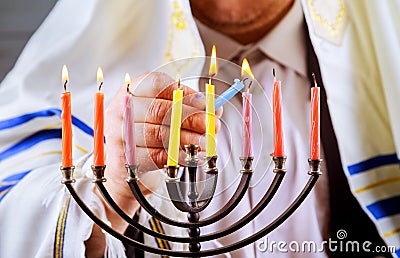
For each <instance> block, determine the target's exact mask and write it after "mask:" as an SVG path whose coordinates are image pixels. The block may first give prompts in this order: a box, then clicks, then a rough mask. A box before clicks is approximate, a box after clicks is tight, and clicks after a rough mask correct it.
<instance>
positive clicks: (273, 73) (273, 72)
mask: <svg viewBox="0 0 400 258" xmlns="http://www.w3.org/2000/svg"><path fill="white" fill-rule="evenodd" d="M272 76H274V82H276V73H275V68H272Z"/></svg>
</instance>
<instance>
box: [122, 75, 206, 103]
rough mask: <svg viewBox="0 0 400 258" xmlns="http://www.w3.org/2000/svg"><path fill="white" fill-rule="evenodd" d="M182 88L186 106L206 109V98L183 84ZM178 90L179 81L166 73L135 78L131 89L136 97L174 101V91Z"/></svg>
mask: <svg viewBox="0 0 400 258" xmlns="http://www.w3.org/2000/svg"><path fill="white" fill-rule="evenodd" d="M180 87H181V89H182V90H183V103H184V104H186V105H190V106H193V107H197V108H199V109H202V110H203V109H204V108H205V98H204V97H203V95H202V94H201V93H199V92H197V91H195V90H193V89H191V88H190V87H188V86H185V85H183V84H181V85H180ZM177 88H178V83H177V81H175V80H173V79H172V78H171V77H170V76H168V75H167V74H165V73H146V74H143V75H142V76H139V77H137V78H135V79H134V80H133V81H132V86H131V87H130V88H129V89H130V91H131V92H132V94H133V95H135V96H139V97H148V98H160V99H167V100H172V97H173V91H174V90H176V89H177Z"/></svg>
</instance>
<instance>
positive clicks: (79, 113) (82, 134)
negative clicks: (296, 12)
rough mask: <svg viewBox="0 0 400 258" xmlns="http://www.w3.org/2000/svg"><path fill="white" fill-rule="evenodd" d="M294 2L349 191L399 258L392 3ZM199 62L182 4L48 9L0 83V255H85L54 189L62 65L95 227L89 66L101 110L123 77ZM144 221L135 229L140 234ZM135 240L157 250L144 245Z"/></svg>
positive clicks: (118, 253) (75, 220)
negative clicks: (100, 76)
mask: <svg viewBox="0 0 400 258" xmlns="http://www.w3.org/2000/svg"><path fill="white" fill-rule="evenodd" d="M322 2H323V3H322ZM302 5H303V10H304V13H305V16H306V21H307V24H308V27H309V32H310V38H311V41H312V44H313V47H314V49H315V52H316V55H317V57H318V59H319V63H320V67H321V73H322V79H323V81H324V85H325V87H326V91H327V96H328V104H329V107H330V110H331V116H332V120H333V125H334V129H335V132H336V135H337V138H338V143H339V149H340V152H341V158H342V162H343V166H344V169H345V171H346V173H347V176H348V179H349V183H350V186H351V188H352V190H353V193H354V195H355V196H356V198H357V199H358V200H359V202H360V203H361V205H362V206H363V208H364V210H365V212H366V213H367V214H368V215H369V216H370V217H371V218H372V220H373V221H374V222H375V224H376V226H377V228H378V230H379V231H380V233H381V235H382V237H383V238H384V240H385V241H386V242H387V243H388V244H389V245H394V246H396V248H397V254H398V256H399V254H400V236H399V233H400V215H399V214H400V205H398V203H399V202H400V173H399V172H400V171H399V167H398V155H397V148H399V147H400V121H399V116H398V112H397V110H399V109H400V104H399V103H400V102H399V101H398V100H399V99H400V74H399V73H398V72H397V69H398V67H399V62H400V48H399V46H400V41H399V38H400V20H399V18H398V17H399V15H398V14H399V11H400V2H399V1H394V0H393V1H390V0H388V1H385V2H384V3H383V2H380V4H379V3H378V1H362V0H352V1H341V0H330V1H312V0H302ZM202 55H204V50H203V46H202V44H201V40H200V38H199V35H198V32H197V28H196V26H195V23H194V21H193V18H192V16H191V13H190V6H189V3H188V2H187V1H184V0H169V1H151V0H149V1H131V0H121V1H105V0H99V1H95V0H87V1H77V0H70V1H59V2H57V4H56V6H55V7H54V9H53V10H52V12H51V13H50V15H49V16H48V17H47V19H46V20H45V21H44V23H43V24H42V25H41V27H40V28H39V29H38V30H37V32H36V33H35V34H34V35H33V36H32V38H31V39H30V41H29V42H28V44H27V46H26V48H25V49H24V51H23V52H22V54H21V56H20V58H19V59H18V61H17V63H16V65H15V67H14V68H13V70H12V71H11V72H10V73H9V74H8V75H7V77H6V78H5V79H4V80H3V82H2V83H1V85H0V143H1V145H0V232H1V235H0V257H84V252H85V249H84V241H85V240H86V239H87V238H88V237H89V236H90V232H91V227H92V225H93V223H92V222H91V221H90V220H89V219H88V217H87V216H86V215H85V214H83V213H82V212H81V211H80V209H79V207H77V206H76V204H75V203H74V202H73V201H72V200H71V198H70V196H69V194H68V192H67V191H65V188H64V186H63V185H61V184H60V183H59V182H60V180H61V173H60V171H59V166H60V162H61V119H60V112H61V111H60V94H61V93H62V84H61V67H62V65H63V64H64V63H65V64H67V65H68V67H69V72H70V82H69V84H68V85H69V89H70V91H71V94H72V113H73V127H74V128H73V130H74V131H73V134H74V135H73V137H74V150H73V156H74V163H75V164H76V167H77V169H76V172H75V177H76V178H77V183H76V184H75V187H76V188H77V189H78V192H79V193H80V194H81V195H82V196H84V198H85V201H86V202H87V203H88V205H89V206H90V207H91V208H92V209H93V210H94V211H95V212H96V213H97V214H98V215H99V216H100V217H101V218H103V219H105V220H106V218H105V214H104V208H103V207H102V204H101V202H100V201H99V200H98V198H97V197H96V196H95V195H94V194H93V191H92V189H93V185H92V183H91V182H90V180H91V177H92V175H91V171H90V163H91V162H90V154H89V153H90V152H91V150H92V144H93V129H92V124H93V117H92V116H93V96H94V93H95V89H96V87H97V85H96V84H95V71H96V69H97V66H99V65H100V66H102V67H103V70H104V73H105V79H104V86H103V88H102V89H103V90H104V93H105V96H106V105H107V104H108V103H109V102H110V100H111V98H112V96H113V95H114V93H115V92H116V91H117V90H118V88H119V87H120V86H121V85H122V83H123V76H124V73H125V72H126V71H128V72H130V73H131V75H133V76H136V75H139V74H141V73H143V72H148V71H153V70H154V69H155V68H157V67H159V66H160V65H162V64H165V63H167V62H170V61H173V60H177V59H180V58H185V57H193V56H202ZM196 69H198V71H199V72H198V73H200V69H201V65H199V64H198V63H191V62H186V61H183V62H182V63H179V66H178V67H174V69H173V70H171V69H168V70H163V69H162V68H161V69H159V70H162V71H164V72H167V73H169V74H170V75H171V76H173V77H174V76H175V74H176V73H177V71H179V72H180V73H181V74H182V77H185V74H186V73H188V74H189V72H188V71H190V74H193V73H195V72H193V71H196ZM83 111H84V112H83ZM338 194H340V193H338ZM154 205H156V206H157V207H159V208H160V211H164V212H168V213H169V214H171V212H173V210H171V209H169V208H168V207H169V205H167V204H164V203H163V202H159V203H154ZM146 216H147V215H146V214H142V216H141V218H140V221H141V222H142V223H144V224H146V225H148V226H149V227H150V226H151V222H150V221H149V217H148V216H147V217H146ZM176 216H177V217H179V216H181V215H180V214H176ZM165 230H166V231H167V232H170V233H171V232H172V231H171V230H172V229H169V228H167V227H166V228H165ZM181 233H182V232H173V234H181ZM106 241H107V250H106V256H107V257H124V256H125V254H124V251H123V247H122V244H121V243H120V242H119V241H117V240H115V239H114V238H113V237H111V236H109V235H108V234H106ZM145 243H146V244H151V245H153V246H157V241H155V239H154V238H150V237H146V238H145ZM172 248H176V247H174V246H172ZM179 248H180V247H179Z"/></svg>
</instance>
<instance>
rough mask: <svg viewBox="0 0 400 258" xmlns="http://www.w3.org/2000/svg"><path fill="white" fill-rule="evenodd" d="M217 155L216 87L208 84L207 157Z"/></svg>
mask: <svg viewBox="0 0 400 258" xmlns="http://www.w3.org/2000/svg"><path fill="white" fill-rule="evenodd" d="M216 155H217V145H216V142H215V108H214V85H212V84H210V83H207V84H206V156H207V157H212V156H216Z"/></svg>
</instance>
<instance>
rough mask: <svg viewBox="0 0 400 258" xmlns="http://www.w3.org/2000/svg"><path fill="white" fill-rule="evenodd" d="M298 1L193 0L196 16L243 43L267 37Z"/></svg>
mask: <svg viewBox="0 0 400 258" xmlns="http://www.w3.org/2000/svg"><path fill="white" fill-rule="evenodd" d="M294 1H295V0H279V1H276V0H253V1H251V2H250V1H243V0H203V1H195V0H193V1H191V2H190V3H191V8H192V12H193V15H194V16H195V17H196V18H197V19H198V20H199V21H200V22H202V23H203V24H205V25H207V26H209V27H211V28H213V29H215V30H217V31H219V32H221V33H223V34H225V35H227V36H229V37H231V38H233V39H234V40H236V41H238V42H239V43H241V44H249V43H252V42H256V41H258V40H259V39H261V38H262V37H263V36H265V35H266V34H267V33H268V32H269V31H271V29H272V28H274V27H275V25H277V24H278V23H279V21H280V20H281V19H282V18H283V17H284V16H285V14H286V13H287V12H288V11H289V10H290V8H291V7H292V5H293V3H294Z"/></svg>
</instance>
